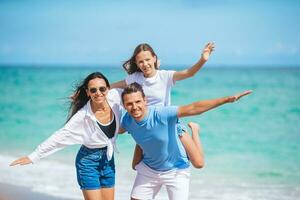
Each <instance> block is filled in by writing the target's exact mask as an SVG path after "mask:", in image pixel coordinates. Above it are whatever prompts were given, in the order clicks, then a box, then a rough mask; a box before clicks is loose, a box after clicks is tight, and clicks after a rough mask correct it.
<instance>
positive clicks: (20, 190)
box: [0, 182, 73, 200]
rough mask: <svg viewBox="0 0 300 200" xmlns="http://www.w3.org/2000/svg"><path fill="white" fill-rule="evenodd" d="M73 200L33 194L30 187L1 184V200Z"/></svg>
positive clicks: (37, 193)
mask: <svg viewBox="0 0 300 200" xmlns="http://www.w3.org/2000/svg"><path fill="white" fill-rule="evenodd" d="M20 199H22V200H32V199H34V200H73V199H66V198H60V197H54V196H50V195H47V194H42V193H39V192H33V191H31V189H30V188H28V187H23V186H17V185H12V184H8V183H1V182H0V200H20Z"/></svg>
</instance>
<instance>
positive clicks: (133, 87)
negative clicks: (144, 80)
mask: <svg viewBox="0 0 300 200" xmlns="http://www.w3.org/2000/svg"><path fill="white" fill-rule="evenodd" d="M135 92H141V94H142V96H143V98H144V97H145V93H144V90H143V88H142V86H141V85H140V84H138V83H136V82H134V83H131V84H129V85H127V86H126V87H125V88H124V90H123V92H122V94H121V97H122V102H123V103H124V96H125V95H126V94H131V93H135Z"/></svg>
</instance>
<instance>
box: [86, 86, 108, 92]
mask: <svg viewBox="0 0 300 200" xmlns="http://www.w3.org/2000/svg"><path fill="white" fill-rule="evenodd" d="M97 90H99V91H100V92H101V93H104V92H105V91H106V90H107V87H104V86H102V87H99V88H90V89H89V91H90V93H92V94H94V93H96V92H97Z"/></svg>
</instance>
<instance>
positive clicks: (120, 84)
mask: <svg viewBox="0 0 300 200" xmlns="http://www.w3.org/2000/svg"><path fill="white" fill-rule="evenodd" d="M126 85H127V84H126V81H125V80H122V81H118V82H115V83H113V84H110V88H111V89H113V88H122V89H124V88H125V87H126Z"/></svg>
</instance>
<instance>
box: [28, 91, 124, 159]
mask: <svg viewBox="0 0 300 200" xmlns="http://www.w3.org/2000/svg"><path fill="white" fill-rule="evenodd" d="M107 101H108V103H109V105H110V107H111V108H112V111H113V113H114V115H115V118H116V131H115V135H114V137H113V138H111V139H109V138H108V137H107V136H106V135H105V133H103V131H102V130H101V129H100V127H99V125H98V124H97V119H96V117H95V115H94V113H93V112H92V109H91V104H90V101H88V102H87V104H86V105H85V106H84V107H83V108H81V109H80V110H79V111H78V112H77V113H76V114H75V115H73V117H72V118H71V119H70V120H69V121H68V122H67V123H66V124H65V125H64V127H62V128H61V129H59V130H58V131H56V132H54V133H53V134H52V135H51V136H50V137H49V138H48V139H47V140H45V141H44V142H43V143H42V144H40V145H39V146H38V147H37V148H36V149H35V151H34V152H32V153H31V154H30V155H29V156H28V157H29V159H30V160H31V161H32V162H33V163H34V162H36V161H38V160H39V159H41V158H43V157H46V156H48V155H50V154H53V153H54V152H56V151H58V150H61V149H63V148H64V147H66V146H68V145H73V144H83V145H84V146H86V147H88V148H92V149H93V148H103V147H106V146H107V157H108V160H110V159H111V158H112V155H113V151H114V148H115V141H116V138H117V135H118V130H119V123H120V117H121V113H122V105H121V99H120V94H119V91H118V90H116V89H112V90H109V92H108V95H107Z"/></svg>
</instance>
